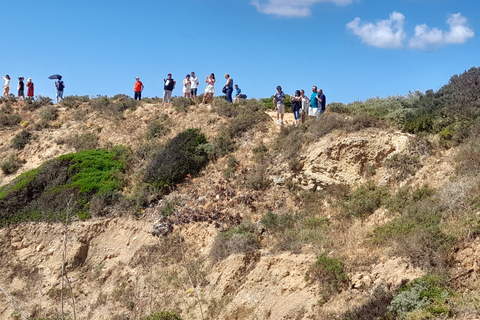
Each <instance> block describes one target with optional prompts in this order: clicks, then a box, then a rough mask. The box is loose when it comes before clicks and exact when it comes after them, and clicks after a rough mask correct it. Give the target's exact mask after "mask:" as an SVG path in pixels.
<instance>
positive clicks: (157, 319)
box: [140, 311, 182, 320]
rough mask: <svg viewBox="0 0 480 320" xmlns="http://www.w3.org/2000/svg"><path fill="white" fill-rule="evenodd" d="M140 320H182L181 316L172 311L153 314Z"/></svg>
mask: <svg viewBox="0 0 480 320" xmlns="http://www.w3.org/2000/svg"><path fill="white" fill-rule="evenodd" d="M140 320H182V318H180V316H179V315H177V314H176V313H174V312H171V311H160V312H155V313H152V314H151V315H149V316H146V317H143V318H140Z"/></svg>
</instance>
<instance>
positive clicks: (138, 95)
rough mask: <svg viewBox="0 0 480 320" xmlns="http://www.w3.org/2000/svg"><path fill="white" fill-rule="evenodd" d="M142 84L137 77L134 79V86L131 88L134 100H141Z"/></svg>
mask: <svg viewBox="0 0 480 320" xmlns="http://www.w3.org/2000/svg"><path fill="white" fill-rule="evenodd" d="M142 91H143V83H142V81H140V78H139V77H135V85H134V86H133V93H134V99H135V100H137V98H138V101H140V100H142Z"/></svg>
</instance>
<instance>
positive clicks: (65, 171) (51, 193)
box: [0, 150, 125, 226]
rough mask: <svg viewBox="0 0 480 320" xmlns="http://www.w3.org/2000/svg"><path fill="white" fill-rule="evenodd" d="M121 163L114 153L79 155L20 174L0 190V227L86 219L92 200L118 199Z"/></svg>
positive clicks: (95, 151) (94, 151) (120, 182)
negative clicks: (98, 198)
mask: <svg viewBox="0 0 480 320" xmlns="http://www.w3.org/2000/svg"><path fill="white" fill-rule="evenodd" d="M121 159H122V155H121V154H119V152H117V151H106V150H90V151H82V152H78V153H75V154H66V155H63V156H61V157H59V158H57V159H54V160H51V161H48V162H46V163H44V164H43V165H42V166H40V167H39V168H38V169H36V170H32V171H29V172H26V173H24V174H21V175H20V176H19V177H17V178H16V179H14V180H13V181H12V182H11V183H10V184H9V185H7V186H4V187H2V188H0V226H3V225H5V224H11V223H18V222H22V221H32V220H33V221H39V220H44V221H63V220H64V219H65V216H66V214H69V216H70V217H72V216H73V215H77V216H78V217H79V218H82V217H89V215H90V214H89V207H90V204H91V203H90V201H91V200H92V197H94V196H102V195H104V194H105V196H104V197H103V200H104V203H106V201H107V200H108V201H110V200H112V199H115V197H117V198H118V194H117V192H118V191H119V190H120V189H121V187H122V185H123V181H122V173H123V170H124V165H125V164H124V162H123V161H122V160H121ZM107 195H108V196H107ZM112 197H114V198H112ZM97 207H98V206H97Z"/></svg>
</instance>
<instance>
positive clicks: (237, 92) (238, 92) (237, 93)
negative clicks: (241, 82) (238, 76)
mask: <svg viewBox="0 0 480 320" xmlns="http://www.w3.org/2000/svg"><path fill="white" fill-rule="evenodd" d="M241 94H242V89H240V88H239V87H238V84H236V85H235V98H234V99H233V101H234V102H239V101H240V98H241V97H240V95H241Z"/></svg>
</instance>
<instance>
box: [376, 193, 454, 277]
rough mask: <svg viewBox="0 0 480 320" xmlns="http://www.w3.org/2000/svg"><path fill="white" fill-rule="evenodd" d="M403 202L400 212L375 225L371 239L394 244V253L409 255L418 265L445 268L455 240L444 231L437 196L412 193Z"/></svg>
mask: <svg viewBox="0 0 480 320" xmlns="http://www.w3.org/2000/svg"><path fill="white" fill-rule="evenodd" d="M418 190H421V189H418ZM424 191H427V193H428V190H424ZM424 191H422V192H424ZM402 206H404V208H403V209H401V213H400V216H398V217H397V218H395V219H393V220H392V221H390V222H388V223H386V224H383V225H381V226H378V227H376V228H375V229H374V231H373V232H372V234H371V235H370V240H371V241H372V243H373V244H376V245H385V246H392V248H393V253H394V254H396V255H399V256H403V257H407V258H409V259H410V260H411V261H412V263H413V264H414V265H415V266H419V267H422V268H425V269H427V270H428V269H435V270H440V271H442V270H443V268H445V266H446V259H447V258H446V254H447V250H448V249H449V248H450V247H451V246H452V245H453V244H454V240H453V238H452V236H450V235H448V234H446V233H445V231H444V227H443V223H442V221H443V220H442V216H443V212H442V210H441V208H440V206H439V205H438V203H437V201H436V199H435V198H434V197H429V196H426V195H422V196H420V198H418V199H417V200H416V199H415V198H413V197H409V199H408V200H407V201H405V203H404V204H401V205H400V206H399V207H402Z"/></svg>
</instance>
